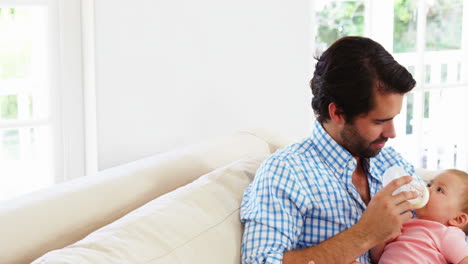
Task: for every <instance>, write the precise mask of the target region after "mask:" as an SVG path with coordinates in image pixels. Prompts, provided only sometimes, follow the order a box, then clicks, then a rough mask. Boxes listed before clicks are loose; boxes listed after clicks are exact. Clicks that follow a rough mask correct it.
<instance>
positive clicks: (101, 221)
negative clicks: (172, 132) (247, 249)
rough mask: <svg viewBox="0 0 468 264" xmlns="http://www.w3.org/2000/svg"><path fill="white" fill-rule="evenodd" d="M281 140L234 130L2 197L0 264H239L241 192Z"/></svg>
mask: <svg viewBox="0 0 468 264" xmlns="http://www.w3.org/2000/svg"><path fill="white" fill-rule="evenodd" d="M259 134H262V136H258V135H259ZM289 141H290V140H285V139H282V138H278V137H272V136H271V135H268V134H267V133H257V134H252V133H243V132H239V133H236V134H233V135H230V136H226V137H221V138H218V139H213V140H209V141H205V142H202V143H199V144H196V145H192V146H188V147H186V148H183V149H179V150H175V151H172V152H169V153H164V154H160V155H155V156H153V157H149V158H145V159H142V160H138V161H135V162H131V163H128V164H125V165H122V166H118V167H115V168H111V169H107V170H104V171H102V172H100V173H98V174H97V175H91V176H86V177H82V178H80V179H77V180H74V181H70V182H67V183H64V184H59V185H56V186H54V187H52V188H50V189H47V190H44V191H41V192H37V193H32V194H30V195H27V196H24V197H22V198H19V199H16V200H11V201H7V202H3V203H1V204H0V234H1V236H0V263H1V264H5V263H7V264H22V263H31V262H33V263H34V264H72V263H73V264H106V263H132V264H163V263H164V264H166V263H167V264H175V263H180V264H185V263H191V264H201V263H203V264H211V263H213V264H215V263H216V264H219V263H223V264H239V263H240V243H241V236H242V225H241V223H240V221H239V206H240V202H241V198H242V194H243V191H244V189H245V187H247V185H248V184H249V183H250V181H251V180H252V178H253V176H254V174H255V171H256V169H257V168H258V167H259V165H260V163H261V162H262V161H263V160H264V159H265V158H266V157H267V156H268V155H270V154H271V153H272V152H274V151H275V150H276V149H277V148H279V147H282V146H284V145H285V144H287V143H289Z"/></svg>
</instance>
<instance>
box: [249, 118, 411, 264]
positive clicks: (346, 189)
mask: <svg viewBox="0 0 468 264" xmlns="http://www.w3.org/2000/svg"><path fill="white" fill-rule="evenodd" d="M393 165H400V166H401V167H403V168H405V170H406V171H407V172H408V173H409V174H410V175H413V174H414V168H413V166H412V165H411V164H409V163H408V162H406V161H405V160H403V158H402V157H401V155H400V154H398V153H397V152H396V151H395V150H394V149H393V148H384V149H383V150H382V151H381V152H380V153H379V154H378V155H377V156H375V157H373V158H370V159H368V160H366V161H365V167H367V170H366V171H367V174H368V180H369V189H370V192H371V197H372V196H374V195H375V193H376V192H377V191H378V190H379V189H380V188H381V187H382V180H381V177H382V175H383V173H384V172H385V170H386V169H387V168H389V167H391V166H393ZM355 168H356V161H355V160H354V158H353V157H352V156H351V154H350V153H349V152H348V151H347V150H345V149H344V148H343V147H342V146H340V145H339V144H338V143H337V142H336V141H334V140H333V138H331V137H330V136H329V135H328V133H327V132H326V131H325V130H324V129H323V127H322V126H321V125H320V124H319V123H318V122H317V121H315V123H314V130H313V133H312V136H311V137H309V138H306V139H304V140H303V141H302V142H300V143H295V144H292V145H289V146H288V147H286V148H284V149H282V150H279V151H277V152H275V153H274V154H273V155H272V156H270V157H269V158H268V159H267V160H265V161H264V163H263V164H262V166H261V167H260V168H259V169H258V171H257V174H256V176H255V179H254V180H253V182H252V183H251V184H250V185H249V187H248V188H247V189H246V191H245V193H244V196H243V201H242V206H241V212H240V214H241V220H242V222H243V223H244V224H245V230H244V237H243V242H242V261H243V263H244V264H253V263H269V264H273V263H282V259H283V252H285V251H291V250H296V249H303V248H307V247H310V246H313V245H315V244H318V243H320V242H321V241H324V240H326V239H328V238H329V237H331V236H334V235H335V234H337V233H339V232H342V231H343V230H345V229H347V228H349V227H351V226H353V225H354V224H355V223H356V222H357V221H358V220H359V218H360V217H361V215H362V213H363V212H364V210H365V209H366V205H365V203H364V202H363V201H362V200H361V198H360V196H359V193H358V191H357V190H356V188H355V187H354V185H353V184H352V182H351V177H352V174H353V171H354V170H355ZM357 261H359V262H362V263H365V264H366V263H371V261H370V258H369V254H368V253H365V254H364V255H362V256H361V257H359V259H358V260H357Z"/></svg>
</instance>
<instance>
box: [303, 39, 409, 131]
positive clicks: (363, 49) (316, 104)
mask: <svg viewBox="0 0 468 264" xmlns="http://www.w3.org/2000/svg"><path fill="white" fill-rule="evenodd" d="M317 60H318V61H317V64H316V66H315V72H314V77H313V78H312V80H311V81H310V87H311V88H312V94H313V98H312V109H313V110H314V113H315V115H316V117H317V120H318V121H319V122H320V123H323V122H324V121H326V120H328V119H330V115H329V113H328V105H329V104H330V103H332V102H333V103H335V104H336V105H337V107H339V108H340V109H341V110H342V111H343V114H344V116H345V120H346V122H352V121H353V120H354V118H355V117H356V116H358V115H360V114H365V113H368V112H369V111H370V110H372V109H373V108H374V100H373V99H374V96H373V95H374V94H375V93H376V92H377V91H378V92H381V93H399V94H405V93H407V92H409V91H411V89H413V88H414V86H415V85H416V81H415V80H414V79H413V76H412V75H411V73H409V72H408V71H407V70H406V69H405V67H403V66H401V65H400V64H399V63H398V62H396V61H395V59H394V58H393V57H392V55H390V53H388V52H387V51H386V50H385V49H384V48H383V47H382V46H381V45H380V44H379V43H377V42H375V41H373V40H371V39H369V38H364V37H344V38H341V39H339V40H337V41H336V42H335V43H333V44H332V45H331V46H330V47H329V48H328V49H327V50H326V51H325V52H324V53H323V54H322V55H321V56H320V57H319V58H318V59H317ZM375 88H376V89H375Z"/></svg>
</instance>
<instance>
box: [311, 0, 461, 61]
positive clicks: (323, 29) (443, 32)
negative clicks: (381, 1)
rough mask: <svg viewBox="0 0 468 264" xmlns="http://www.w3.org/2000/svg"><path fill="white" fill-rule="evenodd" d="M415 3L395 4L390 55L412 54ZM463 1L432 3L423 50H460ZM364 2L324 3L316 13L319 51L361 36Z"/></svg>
mask: <svg viewBox="0 0 468 264" xmlns="http://www.w3.org/2000/svg"><path fill="white" fill-rule="evenodd" d="M417 5H418V1H417V0H395V1H394V21H393V23H394V24H393V26H394V32H393V52H395V53H400V52H415V51H416V37H417V16H418V6H417ZM462 10H463V1H462V0H434V1H433V3H432V5H431V6H429V7H428V11H427V14H426V36H425V37H426V51H432V50H447V49H459V48H460V46H461V35H462V34H461V32H462V18H463V17H462ZM364 11H365V5H364V2H363V1H359V0H358V1H326V3H324V5H323V8H321V10H320V11H318V12H317V13H316V23H317V36H316V45H317V50H318V51H323V50H324V49H326V48H327V47H329V46H330V45H331V43H333V42H334V41H335V40H337V39H339V38H340V37H343V36H351V35H354V36H362V35H363V34H364V22H365V21H364Z"/></svg>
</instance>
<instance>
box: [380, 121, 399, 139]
mask: <svg viewBox="0 0 468 264" xmlns="http://www.w3.org/2000/svg"><path fill="white" fill-rule="evenodd" d="M382 136H383V137H386V138H395V137H396V132H395V125H394V124H393V120H389V121H388V122H385V127H384V131H383V133H382Z"/></svg>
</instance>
